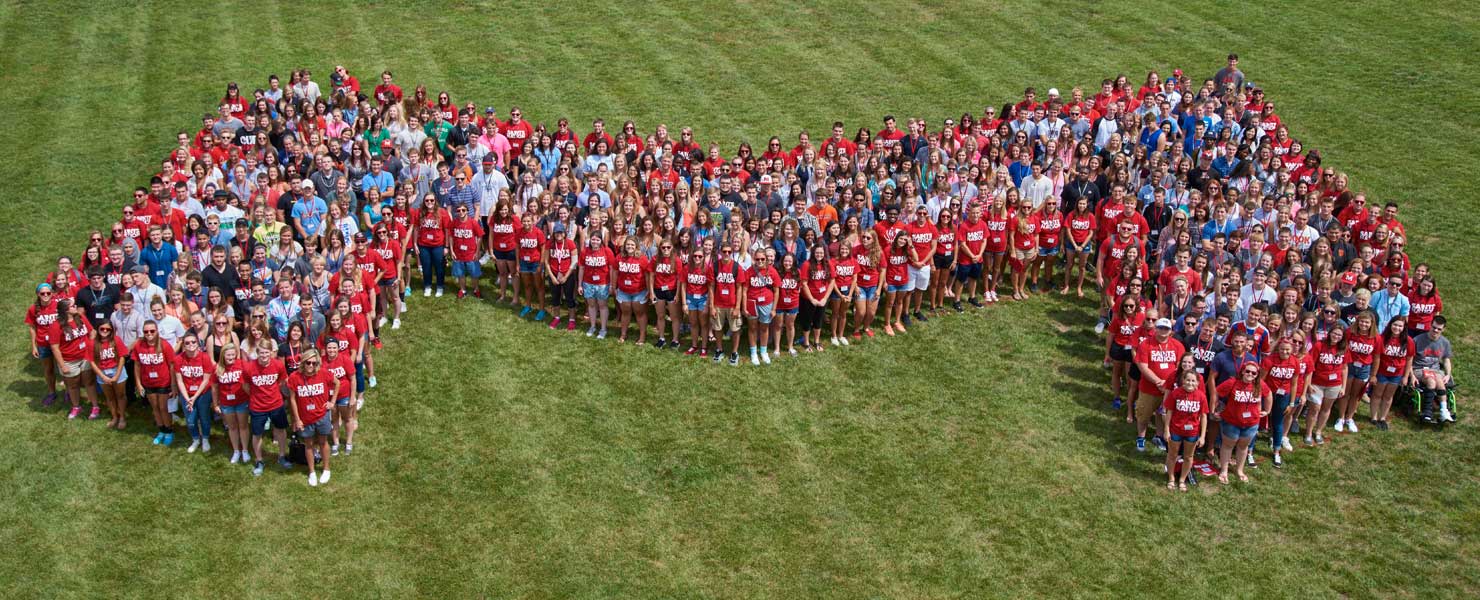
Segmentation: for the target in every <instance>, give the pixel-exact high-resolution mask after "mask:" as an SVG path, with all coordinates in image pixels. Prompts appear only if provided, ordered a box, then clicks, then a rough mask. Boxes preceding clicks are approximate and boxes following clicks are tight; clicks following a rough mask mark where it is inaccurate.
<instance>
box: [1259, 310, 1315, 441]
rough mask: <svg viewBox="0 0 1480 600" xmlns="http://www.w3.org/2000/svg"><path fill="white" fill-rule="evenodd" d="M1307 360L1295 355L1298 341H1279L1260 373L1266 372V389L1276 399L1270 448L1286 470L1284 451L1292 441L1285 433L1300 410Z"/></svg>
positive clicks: (1272, 417)
mask: <svg viewBox="0 0 1480 600" xmlns="http://www.w3.org/2000/svg"><path fill="white" fill-rule="evenodd" d="M1303 363H1304V360H1303V358H1302V357H1301V356H1299V355H1297V354H1296V353H1295V341H1294V340H1293V339H1291V338H1280V340H1279V341H1278V342H1276V344H1275V348H1274V352H1273V353H1270V354H1268V355H1266V356H1265V357H1264V362H1263V364H1262V365H1261V369H1262V370H1263V372H1264V385H1266V386H1268V387H1269V390H1270V393H1271V394H1273V396H1274V405H1273V409H1272V411H1271V412H1270V414H1269V426H1270V444H1271V445H1272V446H1274V466H1275V467H1276V468H1278V467H1283V466H1284V464H1285V463H1284V459H1283V457H1282V455H1281V452H1280V451H1281V450H1282V449H1283V450H1287V451H1288V450H1289V449H1290V448H1291V446H1290V441H1289V440H1288V439H1286V438H1285V432H1286V431H1287V430H1288V429H1289V426H1290V420H1289V419H1287V418H1286V417H1287V415H1286V413H1287V412H1288V413H1289V415H1288V416H1289V417H1293V416H1294V413H1295V411H1297V410H1299V409H1298V406H1297V401H1296V398H1297V397H1298V396H1297V395H1298V392H1299V389H1300V387H1301V385H1302V384H1303V383H1304V382H1303V380H1304V379H1306V378H1308V377H1309V375H1310V374H1309V373H1308V372H1307V371H1306V369H1305V366H1304V364H1303Z"/></svg>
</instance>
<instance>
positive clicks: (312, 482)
mask: <svg viewBox="0 0 1480 600" xmlns="http://www.w3.org/2000/svg"><path fill="white" fill-rule="evenodd" d="M308 487H319V474H318V473H315V472H313V471H309V472H308Z"/></svg>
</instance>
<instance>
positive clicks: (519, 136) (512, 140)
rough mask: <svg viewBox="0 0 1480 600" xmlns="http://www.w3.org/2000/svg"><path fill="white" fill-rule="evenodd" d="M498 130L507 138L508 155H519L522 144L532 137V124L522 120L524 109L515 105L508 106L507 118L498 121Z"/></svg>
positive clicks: (522, 147)
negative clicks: (506, 119)
mask: <svg viewBox="0 0 1480 600" xmlns="http://www.w3.org/2000/svg"><path fill="white" fill-rule="evenodd" d="M497 125H498V132H499V133H501V134H503V136H504V137H506V138H509V156H510V157H511V158H512V157H515V156H519V155H520V154H522V153H523V152H524V145H525V144H527V143H529V142H530V141H531V140H532V139H533V137H534V126H532V125H530V124H529V121H525V120H524V111H523V110H520V108H519V107H517V106H511V107H509V120H508V121H501V122H498V124H497Z"/></svg>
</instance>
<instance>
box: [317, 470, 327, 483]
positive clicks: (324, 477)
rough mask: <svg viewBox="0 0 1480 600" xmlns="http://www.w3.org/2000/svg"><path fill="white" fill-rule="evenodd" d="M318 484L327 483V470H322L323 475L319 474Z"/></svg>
mask: <svg viewBox="0 0 1480 600" xmlns="http://www.w3.org/2000/svg"><path fill="white" fill-rule="evenodd" d="M319 483H329V470H328V469H324V472H323V473H319Z"/></svg>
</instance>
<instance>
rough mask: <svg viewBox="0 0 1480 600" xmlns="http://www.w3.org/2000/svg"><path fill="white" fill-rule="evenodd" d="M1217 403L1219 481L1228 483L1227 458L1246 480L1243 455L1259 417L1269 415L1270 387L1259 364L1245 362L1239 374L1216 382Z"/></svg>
mask: <svg viewBox="0 0 1480 600" xmlns="http://www.w3.org/2000/svg"><path fill="white" fill-rule="evenodd" d="M1217 392H1218V396H1217V398H1218V406H1217V408H1216V409H1215V410H1214V413H1215V414H1216V416H1215V417H1214V418H1216V419H1218V420H1219V421H1221V423H1222V424H1221V425H1220V427H1221V429H1222V431H1221V433H1222V436H1223V442H1222V444H1221V445H1220V448H1219V454H1218V471H1219V472H1218V483H1223V484H1226V483H1228V465H1229V464H1230V460H1231V461H1232V464H1234V465H1235V466H1236V467H1237V470H1236V473H1237V474H1238V480H1239V481H1248V480H1249V476H1248V475H1245V474H1244V458H1245V457H1246V456H1247V455H1248V453H1249V444H1250V443H1252V442H1253V441H1254V436H1255V434H1257V433H1259V420H1260V419H1263V418H1264V417H1266V416H1269V409H1270V405H1271V404H1272V403H1273V399H1272V398H1271V397H1270V393H1269V387H1268V386H1266V385H1264V381H1263V380H1261V379H1260V378H1259V365H1258V363H1255V362H1252V361H1250V362H1248V363H1246V364H1244V366H1243V367H1241V368H1240V369H1239V372H1238V376H1237V377H1233V378H1230V379H1228V380H1227V381H1224V382H1223V383H1222V384H1220V385H1219V386H1218V391H1217Z"/></svg>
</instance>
